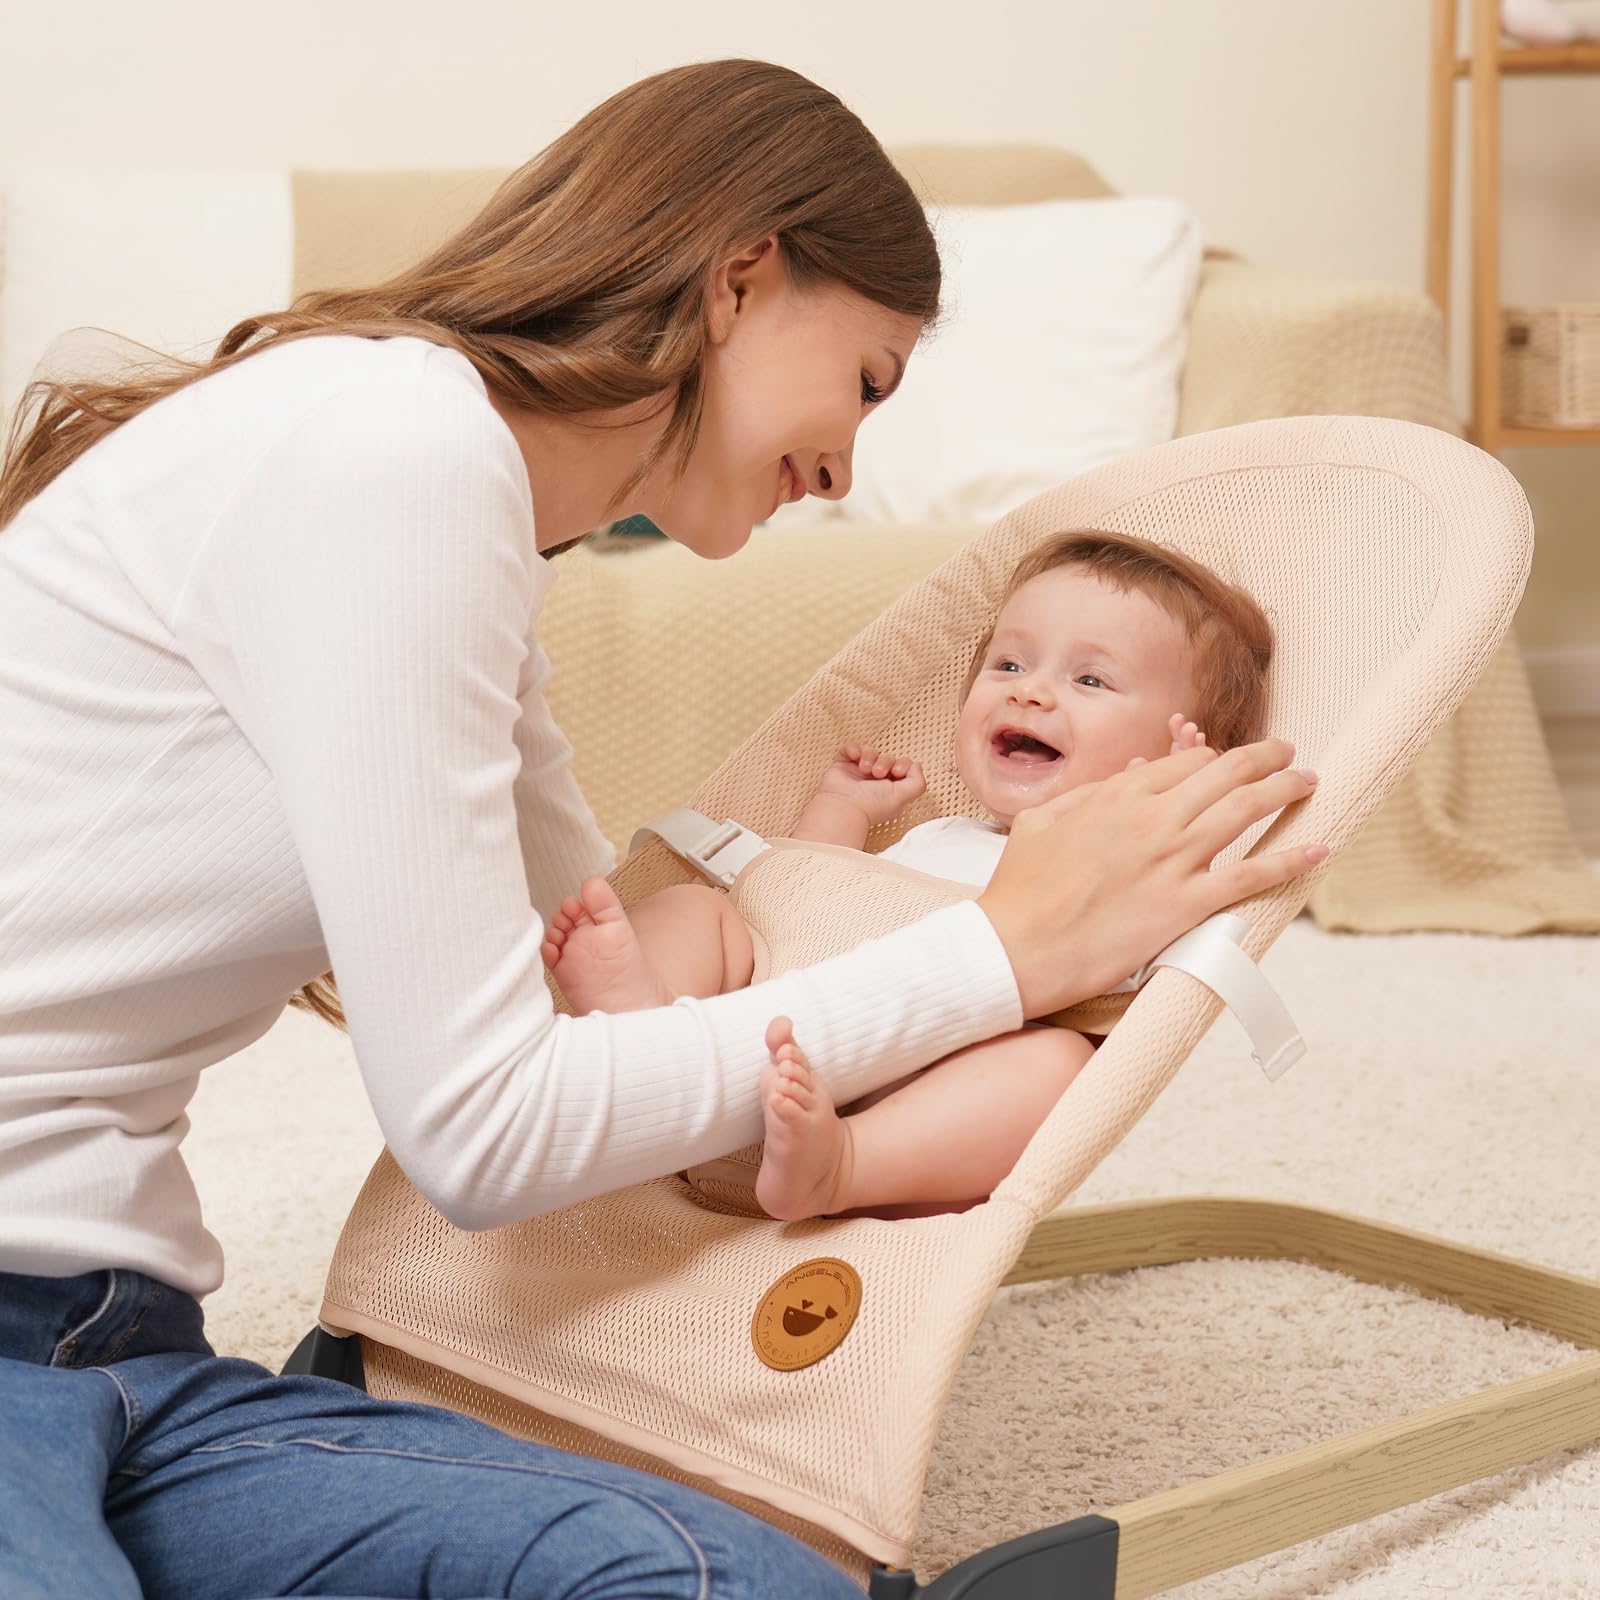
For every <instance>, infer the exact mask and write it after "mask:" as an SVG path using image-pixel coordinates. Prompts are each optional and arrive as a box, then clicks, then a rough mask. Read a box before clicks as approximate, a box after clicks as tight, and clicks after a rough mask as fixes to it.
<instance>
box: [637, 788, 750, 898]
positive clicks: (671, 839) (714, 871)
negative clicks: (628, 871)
mask: <svg viewBox="0 0 1600 1600" xmlns="http://www.w3.org/2000/svg"><path fill="white" fill-rule="evenodd" d="M652 838H655V839H659V840H660V841H661V842H662V843H663V844H664V845H665V846H666V847H667V848H668V849H669V850H670V851H671V852H672V853H673V854H674V855H676V856H681V857H682V858H683V859H684V860H685V861H687V862H688V863H689V865H690V866H691V867H693V868H694V869H695V871H696V872H698V873H700V874H701V875H702V876H704V877H707V878H709V879H710V880H711V881H712V882H713V883H715V884H720V885H721V886H722V888H724V889H731V888H732V887H733V880H734V879H735V878H737V877H738V876H739V874H740V872H741V871H742V870H743V869H744V868H745V867H746V866H747V865H748V864H749V863H750V862H752V861H754V860H755V858H756V857H757V856H758V855H761V854H762V852H763V851H766V850H770V849H771V848H772V847H771V846H770V845H769V844H768V843H767V841H766V840H765V839H763V838H762V837H761V835H760V834H759V833H752V832H751V830H750V829H749V828H747V827H745V825H744V824H743V823H742V822H735V821H734V820H733V819H732V818H731V817H730V818H728V820H726V821H725V822H713V821H712V820H711V818H710V817H708V816H705V815H703V814H702V813H701V812H699V811H692V810H691V809H690V808H689V807H688V806H679V807H677V809H676V810H673V811H668V812H666V813H664V814H663V815H661V816H659V817H657V818H656V819H655V821H654V822H647V823H646V824H645V825H644V826H643V827H642V828H640V829H639V830H638V831H637V832H636V833H635V834H634V836H633V838H632V839H631V840H629V842H628V854H629V855H632V854H633V853H634V851H635V850H638V849H641V848H642V847H643V846H644V845H647V844H648V843H649V842H650V840H651V839H652Z"/></svg>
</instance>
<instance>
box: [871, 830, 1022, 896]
mask: <svg viewBox="0 0 1600 1600" xmlns="http://www.w3.org/2000/svg"><path fill="white" fill-rule="evenodd" d="M1005 847H1006V833H1005V830H1004V829H1003V828H1001V827H1000V826H999V825H998V824H997V823H993V822H980V821H978V819H977V818H976V817H935V818H934V819H933V821H932V822H919V823H918V824H917V825H916V827H914V828H910V829H908V830H907V831H906V832H905V833H904V834H902V835H901V836H900V838H898V839H896V840H895V842H894V843H893V844H891V845H887V846H885V847H884V848H883V849H882V850H880V851H879V852H878V859H879V860H880V861H895V862H898V863H899V864H900V865H901V866H902V867H914V868H915V869H916V870H917V871H918V872H926V873H930V874H931V875H932V876H933V877H935V878H950V879H952V880H953V881H955V882H956V883H970V884H973V885H975V886H976V887H977V888H980V889H981V888H983V887H985V886H986V885H987V884H988V882H989V880H990V878H992V877H993V876H994V869H995V868H996V867H997V866H998V865H999V864H1000V852H1001V851H1002V850H1004V849H1005Z"/></svg>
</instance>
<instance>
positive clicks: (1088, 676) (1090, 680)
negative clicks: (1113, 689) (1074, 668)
mask: <svg viewBox="0 0 1600 1600" xmlns="http://www.w3.org/2000/svg"><path fill="white" fill-rule="evenodd" d="M1078 682H1079V683H1087V684H1090V685H1091V686H1092V687H1094V688H1096V689H1103V688H1105V680H1104V679H1103V678H1097V677H1095V675H1094V674H1093V673H1092V672H1084V673H1080V674H1079V676H1078Z"/></svg>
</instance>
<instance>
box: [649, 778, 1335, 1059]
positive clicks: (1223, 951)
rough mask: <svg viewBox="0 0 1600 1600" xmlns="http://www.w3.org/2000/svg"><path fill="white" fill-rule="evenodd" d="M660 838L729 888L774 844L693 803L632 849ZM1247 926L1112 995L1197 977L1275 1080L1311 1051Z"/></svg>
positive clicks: (1188, 941) (1185, 949)
mask: <svg viewBox="0 0 1600 1600" xmlns="http://www.w3.org/2000/svg"><path fill="white" fill-rule="evenodd" d="M652 838H654V839H659V840H660V841H661V842H662V843H663V844H664V845H666V847H667V848H668V849H669V850H671V851H672V852H673V854H674V855H677V856H681V857H682V858H683V860H685V861H687V862H688V863H689V865H690V866H691V867H693V868H694V869H695V870H696V871H697V872H699V873H701V874H702V875H703V876H704V877H706V878H709V879H710V880H711V882H713V883H715V884H719V885H720V886H721V887H722V888H724V889H731V888H732V887H733V880H734V879H735V878H737V877H738V876H739V873H740V872H741V871H742V870H743V869H744V868H745V867H746V866H748V865H749V863H750V862H752V861H754V860H755V858H756V857H757V856H759V855H761V854H762V853H763V852H764V851H767V850H769V849H771V848H772V847H771V846H770V845H769V844H768V843H767V841H766V840H765V839H763V838H762V837H761V835H760V834H758V833H755V832H753V831H752V830H751V829H749V828H747V827H745V826H744V824H743V823H742V822H735V821H733V820H732V818H729V819H727V820H725V821H723V822H713V821H712V820H711V818H710V817H708V816H705V815H703V814H702V813H701V812H699V811H694V810H691V809H690V808H689V807H688V806H679V807H678V808H677V809H676V810H673V811H668V812H666V813H665V814H664V815H663V816H659V817H657V818H656V819H655V821H654V822H650V823H646V824H645V826H644V827H642V828H640V829H639V830H638V832H636V833H635V834H634V836H633V839H632V841H631V842H630V843H629V845H628V853H629V854H630V855H632V854H633V852H634V851H635V850H638V849H640V848H641V847H642V846H643V845H645V844H648V843H649V841H650V840H651V839H652ZM1249 927H1250V925H1249V923H1247V922H1246V921H1245V919H1244V918H1243V917H1241V916H1239V915H1237V914H1236V913H1234V912H1231V911H1219V912H1218V913H1217V914H1216V915H1215V916H1213V917H1207V918H1206V920H1205V921H1204V922H1202V923H1201V924H1200V925H1199V927H1197V928H1191V929H1190V930H1189V931H1188V932H1187V933H1185V934H1182V935H1180V936H1179V937H1178V938H1176V939H1174V940H1173V941H1172V943H1171V944H1169V945H1168V946H1167V948H1166V949H1165V950H1163V951H1162V952H1161V954H1160V955H1158V956H1157V957H1156V958H1155V959H1154V960H1153V961H1147V962H1146V963H1145V964H1144V966H1142V967H1140V968H1139V970H1138V971H1137V972H1136V973H1134V975H1133V976H1132V977H1131V978H1129V979H1128V980H1127V981H1126V982H1125V983H1120V984H1118V985H1117V987H1116V988H1115V989H1114V990H1112V991H1111V992H1112V993H1113V994H1125V993H1132V992H1134V991H1136V990H1138V989H1142V988H1143V987H1144V986H1145V984H1146V983H1148V982H1149V980H1150V979H1151V977H1153V976H1154V974H1155V972H1156V970H1157V969H1158V968H1160V967H1176V968H1177V969H1178V971H1180V972H1187V973H1188V974H1189V976H1190V977H1191V978H1196V979H1198V980H1199V981H1200V982H1201V983H1203V984H1204V985H1205V986H1206V987H1207V988H1208V989H1210V990H1211V991H1212V992H1213V993H1214V994H1215V995H1216V996H1217V998H1218V999H1220V1000H1221V1001H1222V1003H1223V1004H1224V1005H1225V1006H1227V1008H1228V1009H1229V1010H1230V1011H1231V1012H1232V1013H1233V1014H1234V1016H1235V1017H1237V1018H1238V1019H1239V1022H1240V1025H1241V1026H1242V1027H1243V1028H1244V1031H1245V1033H1246V1034H1247V1035H1248V1036H1249V1039H1250V1055H1251V1058H1252V1059H1253V1060H1254V1061H1255V1063H1256V1065H1257V1066H1258V1067H1260V1068H1261V1070H1262V1071H1263V1072H1264V1073H1265V1074H1266V1075H1267V1078H1268V1081H1269V1082H1273V1083H1276V1082H1277V1080H1278V1079H1279V1078H1281V1077H1282V1076H1283V1075H1284V1073H1286V1072H1287V1071H1288V1070H1289V1068H1290V1067H1292V1066H1293V1065H1294V1064H1295V1062H1297V1061H1298V1060H1299V1059H1300V1058H1301V1057H1302V1056H1303V1055H1304V1054H1305V1053H1306V1042H1305V1040H1304V1039H1303V1038H1302V1037H1301V1034H1300V1030H1299V1029H1298V1028H1297V1027H1296V1026H1295V1023H1294V1018H1293V1017H1291V1016H1290V1015H1289V1010H1288V1007H1287V1006H1285V1005H1284V1003H1283V1001H1282V1000H1280V999H1279V998H1278V994H1277V991H1276V990H1275V989H1274V988H1273V987H1272V985H1271V984H1270V983H1268V982H1267V980H1266V976H1265V974H1263V972H1262V971H1261V968H1260V967H1258V966H1257V965H1256V963H1255V962H1254V961H1252V960H1251V959H1250V957H1249V956H1247V955H1246V954H1245V953H1244V951H1243V950H1242V949H1241V948H1240V946H1241V945H1242V944H1243V942H1244V937H1245V934H1246V933H1247V932H1248V931H1249Z"/></svg>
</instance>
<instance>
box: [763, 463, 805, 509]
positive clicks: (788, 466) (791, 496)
mask: <svg viewBox="0 0 1600 1600" xmlns="http://www.w3.org/2000/svg"><path fill="white" fill-rule="evenodd" d="M799 491H800V474H799V473H798V472H796V471H795V470H794V463H793V462H792V461H790V459H789V458H788V456H785V457H784V458H783V460H782V461H780V462H779V463H778V491H777V495H776V496H775V498H774V499H773V502H772V510H771V511H769V512H768V513H767V516H768V517H771V516H772V515H773V513H774V512H776V511H777V509H778V507H779V506H784V505H788V503H789V502H790V501H791V500H798V499H799V498H800V493H799Z"/></svg>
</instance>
